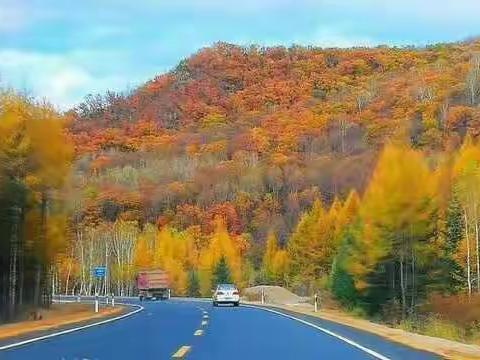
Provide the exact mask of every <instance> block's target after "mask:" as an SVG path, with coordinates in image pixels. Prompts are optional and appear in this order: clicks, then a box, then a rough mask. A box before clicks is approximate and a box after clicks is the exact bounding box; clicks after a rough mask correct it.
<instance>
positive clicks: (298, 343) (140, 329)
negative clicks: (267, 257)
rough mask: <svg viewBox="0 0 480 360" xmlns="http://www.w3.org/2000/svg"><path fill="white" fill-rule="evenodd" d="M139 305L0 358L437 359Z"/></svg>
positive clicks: (353, 334) (262, 322)
mask: <svg viewBox="0 0 480 360" xmlns="http://www.w3.org/2000/svg"><path fill="white" fill-rule="evenodd" d="M142 305H143V306H144V310H143V311H141V312H139V313H137V314H135V315H132V316H131V317H128V318H125V319H122V320H118V321H115V322H111V323H108V324H104V325H100V326H95V327H91V328H89V329H85V330H81V331H78V332H74V333H70V334H65V335H61V336H58V337H53V338H50V339H47V340H42V341H39V342H35V343H31V344H28V345H24V346H21V347H17V348H13V349H9V350H4V351H0V359H1V360H20V359H22V360H26V359H28V360H30V359H31V360H33V359H55V360H87V359H88V360H107V359H115V360H121V359H155V360H159V359H171V358H172V356H174V355H175V354H176V353H177V354H179V355H180V354H181V353H182V352H183V351H186V350H188V352H187V355H186V359H191V360H195V359H196V360H215V359H231V360H247V359H248V360H249V359H286V360H287V359H292V360H294V359H295V360H296V359H349V360H364V359H383V360H386V359H391V360H393V359H402V360H404V359H419V360H432V359H439V357H436V356H434V355H432V354H429V353H424V352H420V351H417V350H413V349H409V348H406V347H404V346H402V345H398V344H394V343H391V342H389V341H387V340H383V339H381V338H380V337H377V336H374V335H369V334H367V333H363V332H360V331H358V330H353V329H351V328H348V327H345V326H341V325H338V324H333V323H329V322H324V321H322V320H319V319H316V318H310V317H302V318H301V319H303V320H305V321H308V322H311V323H312V324H313V325H317V326H320V327H322V328H326V329H327V330H330V331H333V332H334V333H335V334H336V335H339V336H341V337H344V338H346V339H347V342H346V341H345V340H341V339H339V338H337V337H335V336H332V335H329V334H326V333H324V332H322V331H320V330H319V329H317V328H314V327H312V326H309V325H307V324H304V323H301V322H299V321H296V320H292V319H290V318H286V317H283V316H281V315H278V314H274V313H271V312H267V311H264V310H262V309H253V308H248V307H243V306H240V307H238V308H234V307H218V308H214V307H212V305H211V304H210V303H209V302H200V301H190V300H169V301H158V302H144V303H142ZM199 330H200V331H199ZM348 341H352V342H354V343H355V344H359V345H361V346H363V347H364V349H359V348H358V347H355V346H353V345H352V344H350V343H348ZM369 351H371V353H369ZM372 353H373V354H378V355H380V356H382V357H383V358H382V357H378V356H377V357H376V356H374V355H372Z"/></svg>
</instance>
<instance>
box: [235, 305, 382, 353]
mask: <svg viewBox="0 0 480 360" xmlns="http://www.w3.org/2000/svg"><path fill="white" fill-rule="evenodd" d="M242 306H243V307H249V308H252V309H260V310H263V311H268V312H271V313H274V314H277V315H280V316H284V317H286V318H289V319H292V320H296V321H298V322H301V323H302V324H305V325H308V326H311V327H313V328H315V329H317V330H320V331H322V332H324V333H325V334H328V335H330V336H333V337H335V338H337V339H339V340H342V341H344V342H346V343H347V344H349V345H351V346H354V347H356V348H357V349H360V350H362V351H364V352H366V353H367V354H369V355H372V356H374V357H375V358H377V359H380V360H391V359H390V358H388V357H386V356H384V355H382V354H379V353H377V352H376V351H374V350H372V349H369V348H367V347H365V346H362V345H360V344H359V343H357V342H355V341H353V340H350V339H348V338H346V337H344V336H342V335H339V334H336V333H334V332H333V331H330V330H328V329H325V328H323V327H320V326H317V325H315V324H312V323H311V322H308V321H305V320H302V319H299V318H297V317H295V316H292V315H288V314H285V313H282V312H280V311H276V310H272V309H267V308H265V307H261V306H255V305H247V304H242Z"/></svg>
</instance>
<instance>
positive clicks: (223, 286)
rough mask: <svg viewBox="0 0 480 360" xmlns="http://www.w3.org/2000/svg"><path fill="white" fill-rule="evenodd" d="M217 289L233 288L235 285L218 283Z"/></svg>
mask: <svg viewBox="0 0 480 360" xmlns="http://www.w3.org/2000/svg"><path fill="white" fill-rule="evenodd" d="M217 290H235V286H234V285H232V284H220V285H218V286H217Z"/></svg>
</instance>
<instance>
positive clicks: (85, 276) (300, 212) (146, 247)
mask: <svg viewBox="0 0 480 360" xmlns="http://www.w3.org/2000/svg"><path fill="white" fill-rule="evenodd" d="M479 105H480V42H479V41H476V40H474V41H469V42H464V43H454V44H439V45H435V46H429V47H426V48H390V47H377V48H354V49H344V50H340V49H320V48H313V47H308V48H306V47H297V46H294V47H291V48H283V47H273V48H260V47H256V46H250V47H239V46H235V45H229V44H225V43H219V44H216V45H215V46H213V47H211V48H205V49H202V50H200V51H199V52H198V53H196V54H194V55H193V56H191V57H190V58H188V59H185V60H183V61H181V62H180V63H179V64H178V66H177V67H176V68H174V69H173V70H172V71H170V72H168V73H166V74H163V75H159V76H157V77H156V78H154V79H153V80H151V81H149V82H147V83H146V84H144V85H142V86H140V87H139V88H137V89H135V90H133V91H131V92H129V93H113V92H109V93H107V94H105V95H91V96H88V97H87V98H86V99H85V102H84V103H82V104H80V105H79V106H78V107H76V108H75V109H73V110H71V111H69V112H68V113H67V114H66V115H65V117H66V118H67V124H68V136H69V137H70V138H71V139H72V140H73V143H74V147H75V151H76V158H75V159H76V160H75V162H74V165H73V170H72V179H71V181H70V182H69V186H68V188H67V189H64V190H63V192H64V196H65V199H67V200H68V201H67V203H68V206H69V210H68V214H69V219H70V221H69V231H68V237H67V238H68V241H67V242H66V246H65V250H64V251H63V252H62V254H61V255H60V256H58V258H57V260H56V263H55V264H56V270H55V271H56V272H55V274H56V277H55V276H54V282H55V281H56V284H57V285H55V286H57V287H58V288H59V290H61V291H66V292H72V291H75V292H82V293H91V292H93V291H95V290H101V291H105V292H106V291H111V290H112V291H115V292H117V293H122V294H125V293H131V292H132V291H133V281H132V279H133V277H134V274H135V271H136V270H137V269H139V268H151V267H163V268H166V269H167V270H168V271H169V273H170V275H171V278H172V281H173V287H174V291H175V292H176V293H177V294H186V293H191V291H192V289H198V291H200V292H201V293H202V294H203V295H209V294H210V287H211V285H212V283H213V282H214V281H215V279H214V277H215V273H216V272H215V267H216V266H217V265H218V264H219V263H224V261H222V259H224V260H226V263H227V264H228V266H229V269H230V271H231V276H232V278H233V279H234V280H235V281H236V282H237V283H239V284H240V286H247V285H253V284H257V283H276V284H281V285H285V286H288V287H290V288H292V289H294V290H297V291H300V292H303V293H311V292H312V291H314V290H315V289H318V288H323V289H329V290H330V291H332V293H333V294H334V295H335V296H336V297H337V299H339V300H340V301H342V302H343V303H344V304H345V305H347V306H361V307H364V308H366V309H367V310H368V311H370V312H372V313H377V312H383V313H387V312H390V313H392V312H393V313H394V312H395V311H398V312H399V314H400V315H401V316H402V317H405V316H407V314H411V313H413V312H415V311H416V310H415V309H416V306H417V303H418V302H421V300H422V299H424V298H426V297H427V296H428V294H430V293H432V292H442V293H452V292H457V291H463V290H465V291H467V292H469V293H472V292H473V291H474V290H475V288H476V287H478V288H479V289H480V280H478V279H479V277H478V276H477V274H480V261H479V260H478V259H479V251H478V241H479V232H478V220H479V218H480V216H479V215H478V214H480V213H479V212H478V211H480V208H479V204H480V198H479V195H480V193H478V191H477V190H476V189H477V187H478V184H480V147H479V146H478V145H477V142H476V138H477V136H478V134H479V131H480V107H479ZM104 263H106V264H107V266H108V276H107V279H105V281H104V282H102V283H101V284H100V283H99V282H98V281H97V280H95V279H94V278H92V275H91V272H90V269H91V268H92V267H93V266H95V265H98V264H104ZM475 279H476V280H475ZM474 281H476V282H477V283H478V284H477V283H474ZM192 282H195V284H193V283H192ZM197 282H198V284H197ZM195 291H197V290H195ZM400 315H399V316H400Z"/></svg>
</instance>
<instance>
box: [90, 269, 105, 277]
mask: <svg viewBox="0 0 480 360" xmlns="http://www.w3.org/2000/svg"><path fill="white" fill-rule="evenodd" d="M105 272H106V269H105V266H97V267H95V268H93V273H94V274H95V277H98V278H102V277H105Z"/></svg>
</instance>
